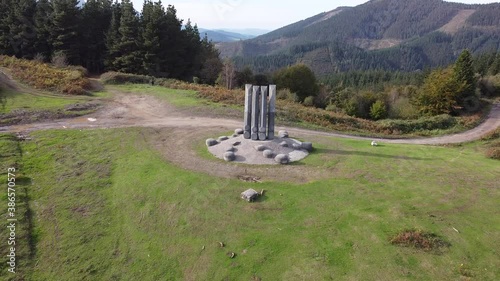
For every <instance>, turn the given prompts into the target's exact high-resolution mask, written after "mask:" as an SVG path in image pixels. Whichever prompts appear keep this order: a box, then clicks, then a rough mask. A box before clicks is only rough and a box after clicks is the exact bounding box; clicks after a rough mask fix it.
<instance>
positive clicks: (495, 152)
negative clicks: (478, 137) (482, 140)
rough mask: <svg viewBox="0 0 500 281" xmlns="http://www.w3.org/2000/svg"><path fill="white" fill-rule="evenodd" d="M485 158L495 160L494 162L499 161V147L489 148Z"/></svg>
mask: <svg viewBox="0 0 500 281" xmlns="http://www.w3.org/2000/svg"><path fill="white" fill-rule="evenodd" d="M486 157H488V158H491V159H495V160H500V147H498V146H493V147H490V148H488V149H487V150H486Z"/></svg>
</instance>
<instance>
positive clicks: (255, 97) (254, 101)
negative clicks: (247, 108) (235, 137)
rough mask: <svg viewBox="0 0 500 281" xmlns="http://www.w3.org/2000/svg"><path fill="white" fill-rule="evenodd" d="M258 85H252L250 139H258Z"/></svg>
mask: <svg viewBox="0 0 500 281" xmlns="http://www.w3.org/2000/svg"><path fill="white" fill-rule="evenodd" d="M259 91H260V87H259V86H253V94H252V134H251V137H252V140H259V101H260V99H259V96H260V93H259Z"/></svg>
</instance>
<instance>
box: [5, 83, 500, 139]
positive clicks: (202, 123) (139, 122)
mask: <svg viewBox="0 0 500 281" xmlns="http://www.w3.org/2000/svg"><path fill="white" fill-rule="evenodd" d="M114 94H115V98H114V100H113V101H111V102H110V103H108V104H107V105H106V106H105V107H104V108H103V109H102V110H100V111H98V112H97V113H95V114H92V115H90V116H86V117H79V118H73V119H60V120H56V121H50V122H42V123H33V124H27V125H18V126H8V127H0V132H21V131H28V132H29V131H34V130H46V129H64V128H76V129H83V128H120V127H151V128H162V127H165V128H184V129H196V128H198V129H199V128H217V129H219V130H220V131H221V133H222V132H224V131H226V130H234V129H235V128H239V127H241V125H242V121H241V120H231V119H219V118H208V117H200V116H189V115H190V114H189V115H188V113H186V112H185V111H179V110H178V109H176V108H175V107H173V106H171V105H169V104H166V103H164V102H161V101H159V100H158V99H156V98H154V97H152V96H149V95H135V94H125V93H120V92H117V91H114ZM88 118H95V119H97V121H95V122H90V121H89V120H88ZM498 127H500V104H499V103H497V104H495V105H493V107H492V110H491V112H490V114H489V115H488V117H487V118H486V120H485V121H484V122H483V123H482V124H481V125H479V126H478V127H476V128H474V129H472V130H469V131H466V132H463V133H459V134H454V135H447V136H441V137H432V138H415V139H382V138H370V137H359V136H352V135H345V134H339V133H327V132H320V131H312V130H306V129H298V128H284V127H279V128H278V129H286V130H288V131H289V132H290V133H291V135H305V136H308V135H319V136H333V137H340V138H349V139H359V140H370V141H371V140H378V141H379V142H385V143H402V144H430V145H438V144H449V143H462V142H468V141H474V140H477V139H479V138H481V137H482V136H483V135H485V134H487V133H488V132H491V131H493V130H495V129H496V128H498Z"/></svg>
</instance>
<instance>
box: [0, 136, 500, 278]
mask: <svg viewBox="0 0 500 281" xmlns="http://www.w3.org/2000/svg"><path fill="white" fill-rule="evenodd" d="M151 134H153V132H152V131H151V130H149V129H113V130H83V131H78V130H68V131H43V132H35V133H32V134H31V136H32V137H33V140H32V141H28V142H17V141H15V139H13V138H12V137H10V136H8V135H0V157H1V158H2V165H1V168H2V171H1V174H0V177H1V180H0V182H1V184H2V186H4V187H5V186H6V169H7V168H8V167H10V166H12V165H15V166H16V167H17V168H18V173H19V177H21V179H22V181H20V182H19V186H18V191H17V192H18V194H19V196H20V197H19V198H18V199H19V200H20V202H19V204H20V205H19V209H18V211H17V212H18V214H19V215H20V218H21V219H20V222H19V227H20V229H19V234H18V241H19V243H20V244H19V249H18V251H19V252H18V254H19V255H20V256H19V264H18V266H19V268H18V273H17V275H15V276H13V275H10V273H8V272H6V269H7V264H6V262H5V261H6V257H5V255H4V254H3V253H5V252H6V251H7V249H6V247H7V245H6V239H5V237H7V235H8V233H7V230H6V229H5V228H1V230H0V237H4V238H2V239H1V240H2V241H3V242H2V243H1V244H0V250H1V252H2V257H1V259H0V261H1V263H0V269H1V273H0V279H1V280H11V279H12V278H14V280H461V279H464V280H465V279H466V278H471V279H472V280H495V279H496V278H497V277H498V276H500V270H499V266H498V265H499V264H500V257H499V252H498V251H499V249H500V217H499V216H498V202H500V191H499V189H498V179H499V178H500V165H499V162H498V161H495V160H490V159H487V158H485V157H484V153H483V150H484V147H483V144H482V143H480V142H478V143H473V144H467V145H463V146H453V147H431V146H409V145H388V144H386V145H384V146H380V147H377V148H373V147H371V146H369V145H367V144H366V142H360V141H353V140H344V139H335V138H318V139H317V141H316V143H317V149H316V151H315V153H314V154H313V155H311V156H310V157H308V158H307V159H306V160H305V161H304V162H303V164H301V165H308V166H311V167H315V168H316V169H318V170H319V171H323V172H324V173H325V174H328V175H329V178H328V179H325V180H318V181H313V182H310V183H307V184H297V183H292V182H287V183H278V182H264V183H260V184H259V183H246V182H241V181H239V180H237V179H222V178H216V177H212V176H209V175H205V174H200V173H195V172H191V171H186V170H183V169H180V168H178V167H176V166H174V165H173V164H171V163H170V162H168V160H167V159H163V158H162V156H160V153H159V152H158V151H156V150H155V149H153V148H152V147H151V146H150V144H149V141H148V140H149V138H150V135H151ZM198 141H200V142H203V140H202V139H200V140H198ZM201 157H205V156H201ZM214 161H216V160H214ZM290 167H291V168H294V167H296V168H298V167H300V165H299V166H290ZM270 168H272V167H270ZM250 187H252V188H256V189H259V190H260V189H266V190H267V193H266V196H265V197H264V198H262V200H261V201H259V202H256V203H253V204H249V203H246V202H244V201H242V200H241V199H239V194H240V193H241V192H242V191H244V190H245V189H247V188H250ZM3 189H5V188H3ZM6 200H7V197H6V195H5V193H4V192H2V197H1V201H0V204H1V205H2V208H1V209H2V210H5V209H6V204H7V201H6ZM4 206H5V207H4ZM4 212H5V211H4ZM406 228H418V229H422V230H425V231H428V232H432V233H435V234H437V235H440V236H441V237H443V239H445V240H446V241H447V242H449V243H450V244H451V246H450V247H449V248H447V249H443V250H442V251H441V253H435V252H425V251H421V250H418V249H413V248H401V247H397V246H394V245H391V244H390V243H389V240H390V238H391V237H392V236H393V235H395V234H396V233H397V232H398V231H400V230H403V229H406ZM453 228H455V229H457V230H458V231H459V232H456V231H455V230H454V229H453ZM218 241H222V242H224V243H225V247H224V248H220V247H219V246H218ZM228 252H234V253H236V257H235V258H234V259H230V258H229V257H228V256H227V253H228ZM252 278H254V279H252ZM258 278H261V279H258Z"/></svg>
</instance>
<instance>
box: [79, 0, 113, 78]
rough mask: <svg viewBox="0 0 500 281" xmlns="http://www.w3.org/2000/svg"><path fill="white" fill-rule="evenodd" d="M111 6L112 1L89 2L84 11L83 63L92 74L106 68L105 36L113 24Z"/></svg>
mask: <svg viewBox="0 0 500 281" xmlns="http://www.w3.org/2000/svg"><path fill="white" fill-rule="evenodd" d="M111 4H112V3H111V1H110V0H88V1H87V2H86V3H85V5H84V6H83V9H82V23H84V24H82V25H81V26H80V29H81V34H82V44H81V51H82V52H81V55H82V63H83V66H85V67H86V68H87V69H88V70H89V71H91V72H97V73H99V72H101V71H102V70H103V68H104V66H103V57H104V54H105V53H106V43H105V35H106V31H107V30H108V28H109V25H110V22H111ZM89 26H92V28H89Z"/></svg>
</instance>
